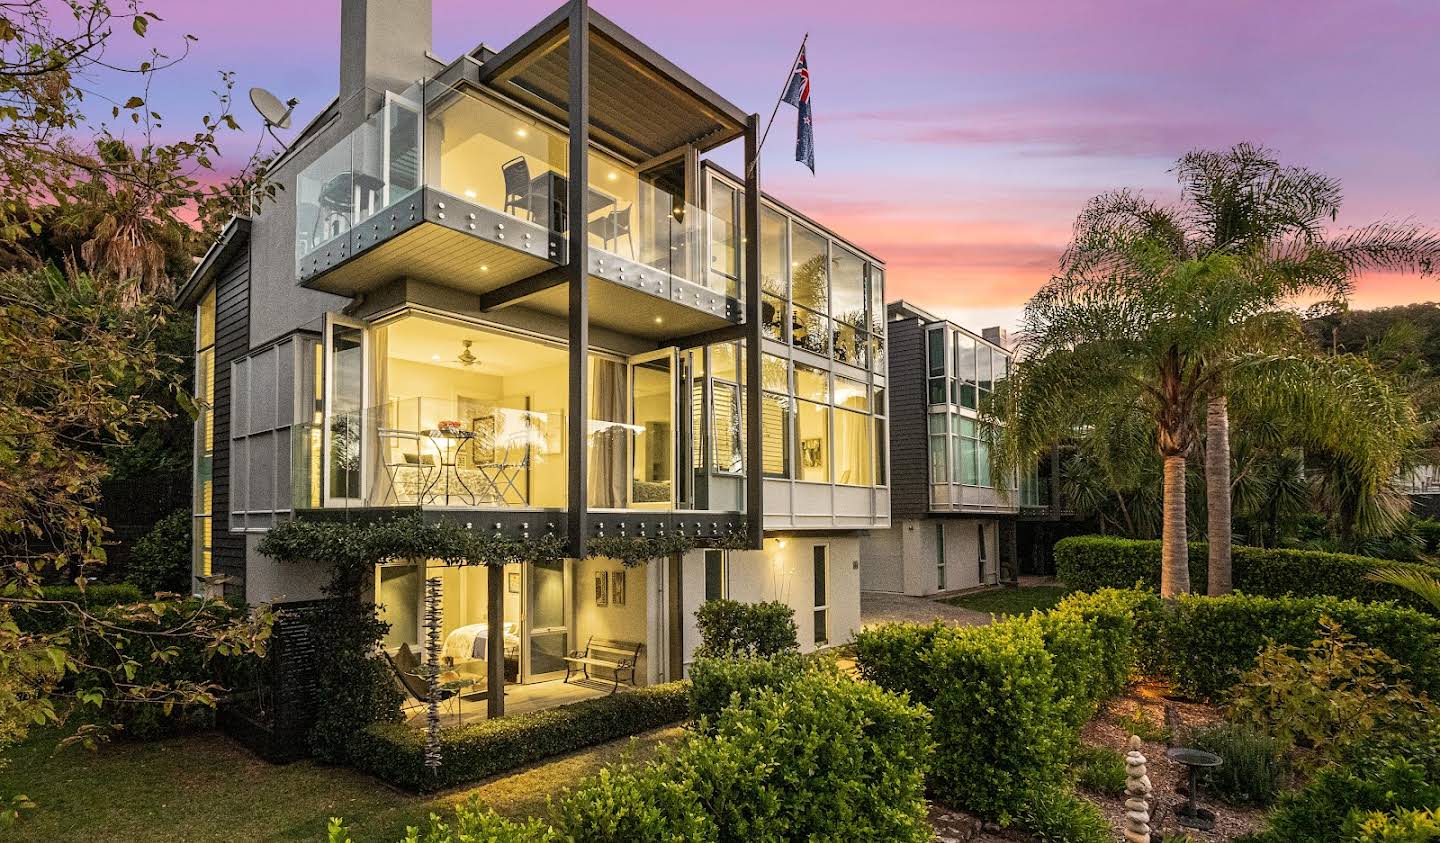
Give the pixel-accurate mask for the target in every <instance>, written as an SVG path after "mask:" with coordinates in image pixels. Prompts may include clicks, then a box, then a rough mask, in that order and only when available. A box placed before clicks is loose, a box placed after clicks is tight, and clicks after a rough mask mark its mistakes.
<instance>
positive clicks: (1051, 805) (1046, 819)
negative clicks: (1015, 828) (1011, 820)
mask: <svg viewBox="0 0 1440 843" xmlns="http://www.w3.org/2000/svg"><path fill="white" fill-rule="evenodd" d="M1017 815H1018V817H1019V819H1020V824H1021V825H1023V826H1024V827H1025V830H1026V831H1029V832H1030V834H1031V835H1032V836H1033V837H1034V838H1035V839H1036V840H1042V841H1046V843H1052V841H1053V843H1108V841H1109V840H1110V839H1111V838H1110V824H1109V823H1107V822H1106V821H1105V817H1104V816H1102V815H1101V813H1100V809H1099V808H1098V807H1096V805H1095V803H1093V802H1091V801H1089V800H1088V799H1081V798H1080V797H1078V796H1076V795H1075V794H1074V793H1071V792H1070V791H1069V789H1067V788H1064V787H1057V786H1050V787H1044V788H1041V789H1040V790H1038V791H1035V792H1034V793H1031V794H1027V796H1026V797H1025V801H1024V802H1022V803H1021V805H1020V807H1019V809H1018V811H1017Z"/></svg>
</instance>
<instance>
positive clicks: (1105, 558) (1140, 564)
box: [1055, 536, 1433, 610]
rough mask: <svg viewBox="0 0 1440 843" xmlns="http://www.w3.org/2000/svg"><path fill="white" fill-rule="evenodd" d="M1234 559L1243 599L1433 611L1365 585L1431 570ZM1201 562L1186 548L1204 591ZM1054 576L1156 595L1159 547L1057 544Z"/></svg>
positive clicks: (1265, 553) (1114, 541) (1340, 558)
mask: <svg viewBox="0 0 1440 843" xmlns="http://www.w3.org/2000/svg"><path fill="white" fill-rule="evenodd" d="M1233 554H1234V555H1233V559H1234V567H1233V573H1232V577H1233V580H1234V583H1235V588H1237V589H1238V590H1240V591H1243V592H1245V593H1246V594H1256V595H1264V596H1268V597H1284V596H1287V595H1294V596H1299V597H1311V596H1328V597H1341V598H1347V599H1355V600H1365V601H1371V602H1375V601H1385V600H1389V601H1395V602H1397V603H1400V604H1402V605H1406V606H1411V607H1414V608H1417V609H1426V610H1431V609H1432V608H1433V607H1432V606H1431V605H1430V604H1429V603H1428V602H1427V601H1425V600H1423V599H1421V598H1419V597H1417V596H1415V595H1414V594H1412V593H1410V592H1409V591H1407V590H1405V589H1404V588H1403V587H1401V586H1399V585H1398V584H1396V583H1389V584H1387V583H1384V582H1377V581H1375V580H1372V579H1369V575H1370V574H1372V573H1375V572H1377V571H1379V570H1380V569H1381V568H1393V569H1395V570H1400V571H1407V572H1415V573H1418V574H1425V573H1428V572H1431V571H1432V570H1433V569H1432V568H1431V567H1430V566H1422V565H1407V564H1401V563H1391V562H1388V561H1386V560H1382V559H1373V558H1370V557H1365V556H1352V555H1350V554H1345V553H1329V552H1326V551H1318V550H1290V549H1285V548H1260V547H1245V546H1238V547H1235V548H1234V550H1233ZM1205 556H1206V549H1205V546H1204V545H1203V544H1192V545H1191V546H1190V576H1191V582H1192V583H1193V584H1195V585H1196V586H1197V587H1203V586H1204V585H1205V577H1206V559H1205ZM1055 570H1056V574H1057V576H1058V577H1059V578H1060V580H1061V581H1062V582H1064V583H1065V584H1066V585H1068V586H1070V587H1071V588H1074V589H1078V590H1082V591H1086V590H1094V589H1097V588H1129V587H1131V586H1133V585H1135V584H1136V583H1140V584H1143V585H1144V586H1145V587H1147V588H1151V589H1154V588H1157V587H1158V586H1159V581H1160V543H1159V542H1158V541H1144V540H1135V539H1120V538H1114V537H1110V536H1072V537H1070V538H1066V539H1061V540H1060V541H1059V542H1056V544H1055Z"/></svg>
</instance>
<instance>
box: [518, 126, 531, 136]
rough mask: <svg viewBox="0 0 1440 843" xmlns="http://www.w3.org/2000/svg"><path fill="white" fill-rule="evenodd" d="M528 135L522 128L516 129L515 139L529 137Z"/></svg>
mask: <svg viewBox="0 0 1440 843" xmlns="http://www.w3.org/2000/svg"><path fill="white" fill-rule="evenodd" d="M529 134H530V133H529V132H527V131H525V130H524V129H523V128H522V129H516V130H515V137H517V138H523V137H526V136H527V135H529Z"/></svg>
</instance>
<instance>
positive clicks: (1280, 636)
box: [1157, 594, 1440, 698]
mask: <svg viewBox="0 0 1440 843" xmlns="http://www.w3.org/2000/svg"><path fill="white" fill-rule="evenodd" d="M1321 617H1330V618H1333V619H1334V620H1336V621H1337V622H1338V623H1339V624H1340V626H1341V627H1342V628H1344V629H1345V630H1346V631H1347V632H1348V633H1349V634H1351V635H1354V636H1355V637H1356V638H1357V639H1359V640H1360V641H1364V642H1365V643H1366V644H1369V645H1370V646H1372V647H1377V648H1379V649H1381V650H1383V651H1384V652H1385V653H1386V654H1388V655H1389V656H1390V657H1392V658H1394V659H1395V660H1396V661H1398V662H1400V663H1401V664H1403V665H1405V666H1406V668H1407V669H1408V671H1409V674H1408V675H1409V679H1410V681H1411V682H1412V683H1414V685H1415V687H1416V688H1418V689H1421V690H1423V691H1426V692H1429V693H1434V692H1435V691H1436V690H1437V689H1440V620H1437V619H1436V618H1434V617H1433V616H1431V615H1427V614H1423V613H1421V612H1417V611H1415V610H1414V609H1406V608H1402V607H1397V606H1393V605H1387V604H1384V603H1358V602H1356V601H1353V600H1337V599H1334V598H1328V597H1306V598H1298V597H1294V598H1274V597H1251V596H1249V595H1240V594H1237V595H1230V596H1227V597H1211V598H1204V599H1200V598H1186V599H1182V600H1179V601H1178V602H1177V603H1176V604H1175V606H1174V607H1173V610H1172V611H1170V612H1169V613H1167V616H1166V621H1165V626H1164V632H1163V634H1162V640H1161V642H1160V643H1159V644H1158V645H1157V648H1158V649H1159V651H1160V652H1161V653H1163V654H1164V664H1163V669H1164V671H1165V672H1166V673H1167V674H1169V675H1170V677H1171V678H1172V679H1174V681H1175V684H1176V685H1177V686H1178V688H1179V689H1180V690H1181V692H1182V693H1185V694H1188V695H1191V696H1195V697H1201V698H1208V697H1219V696H1222V695H1223V694H1225V693H1226V692H1227V691H1228V690H1229V689H1230V688H1231V687H1233V686H1234V685H1235V683H1236V682H1238V681H1239V680H1240V677H1241V675H1242V674H1244V673H1245V672H1246V671H1248V670H1250V669H1251V668H1252V667H1254V666H1255V664H1256V662H1257V659H1258V657H1259V653H1260V651H1261V649H1263V648H1264V647H1265V646H1267V645H1268V644H1271V643H1274V644H1280V645H1289V646H1293V647H1305V646H1308V645H1309V644H1310V642H1311V641H1312V640H1314V638H1315V631H1316V629H1318V628H1319V624H1320V619H1321Z"/></svg>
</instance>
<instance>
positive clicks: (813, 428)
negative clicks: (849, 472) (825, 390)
mask: <svg viewBox="0 0 1440 843" xmlns="http://www.w3.org/2000/svg"><path fill="white" fill-rule="evenodd" d="M796 380H797V381H798V380H799V373H798V371H797V373H796ZM795 404H796V416H797V417H798V418H797V420H798V425H799V434H800V472H799V479H801V480H806V481H810V482H813V483H829V482H830V480H831V473H830V408H829V407H828V406H826V405H824V404H817V403H815V402H814V401H796V402H795Z"/></svg>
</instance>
